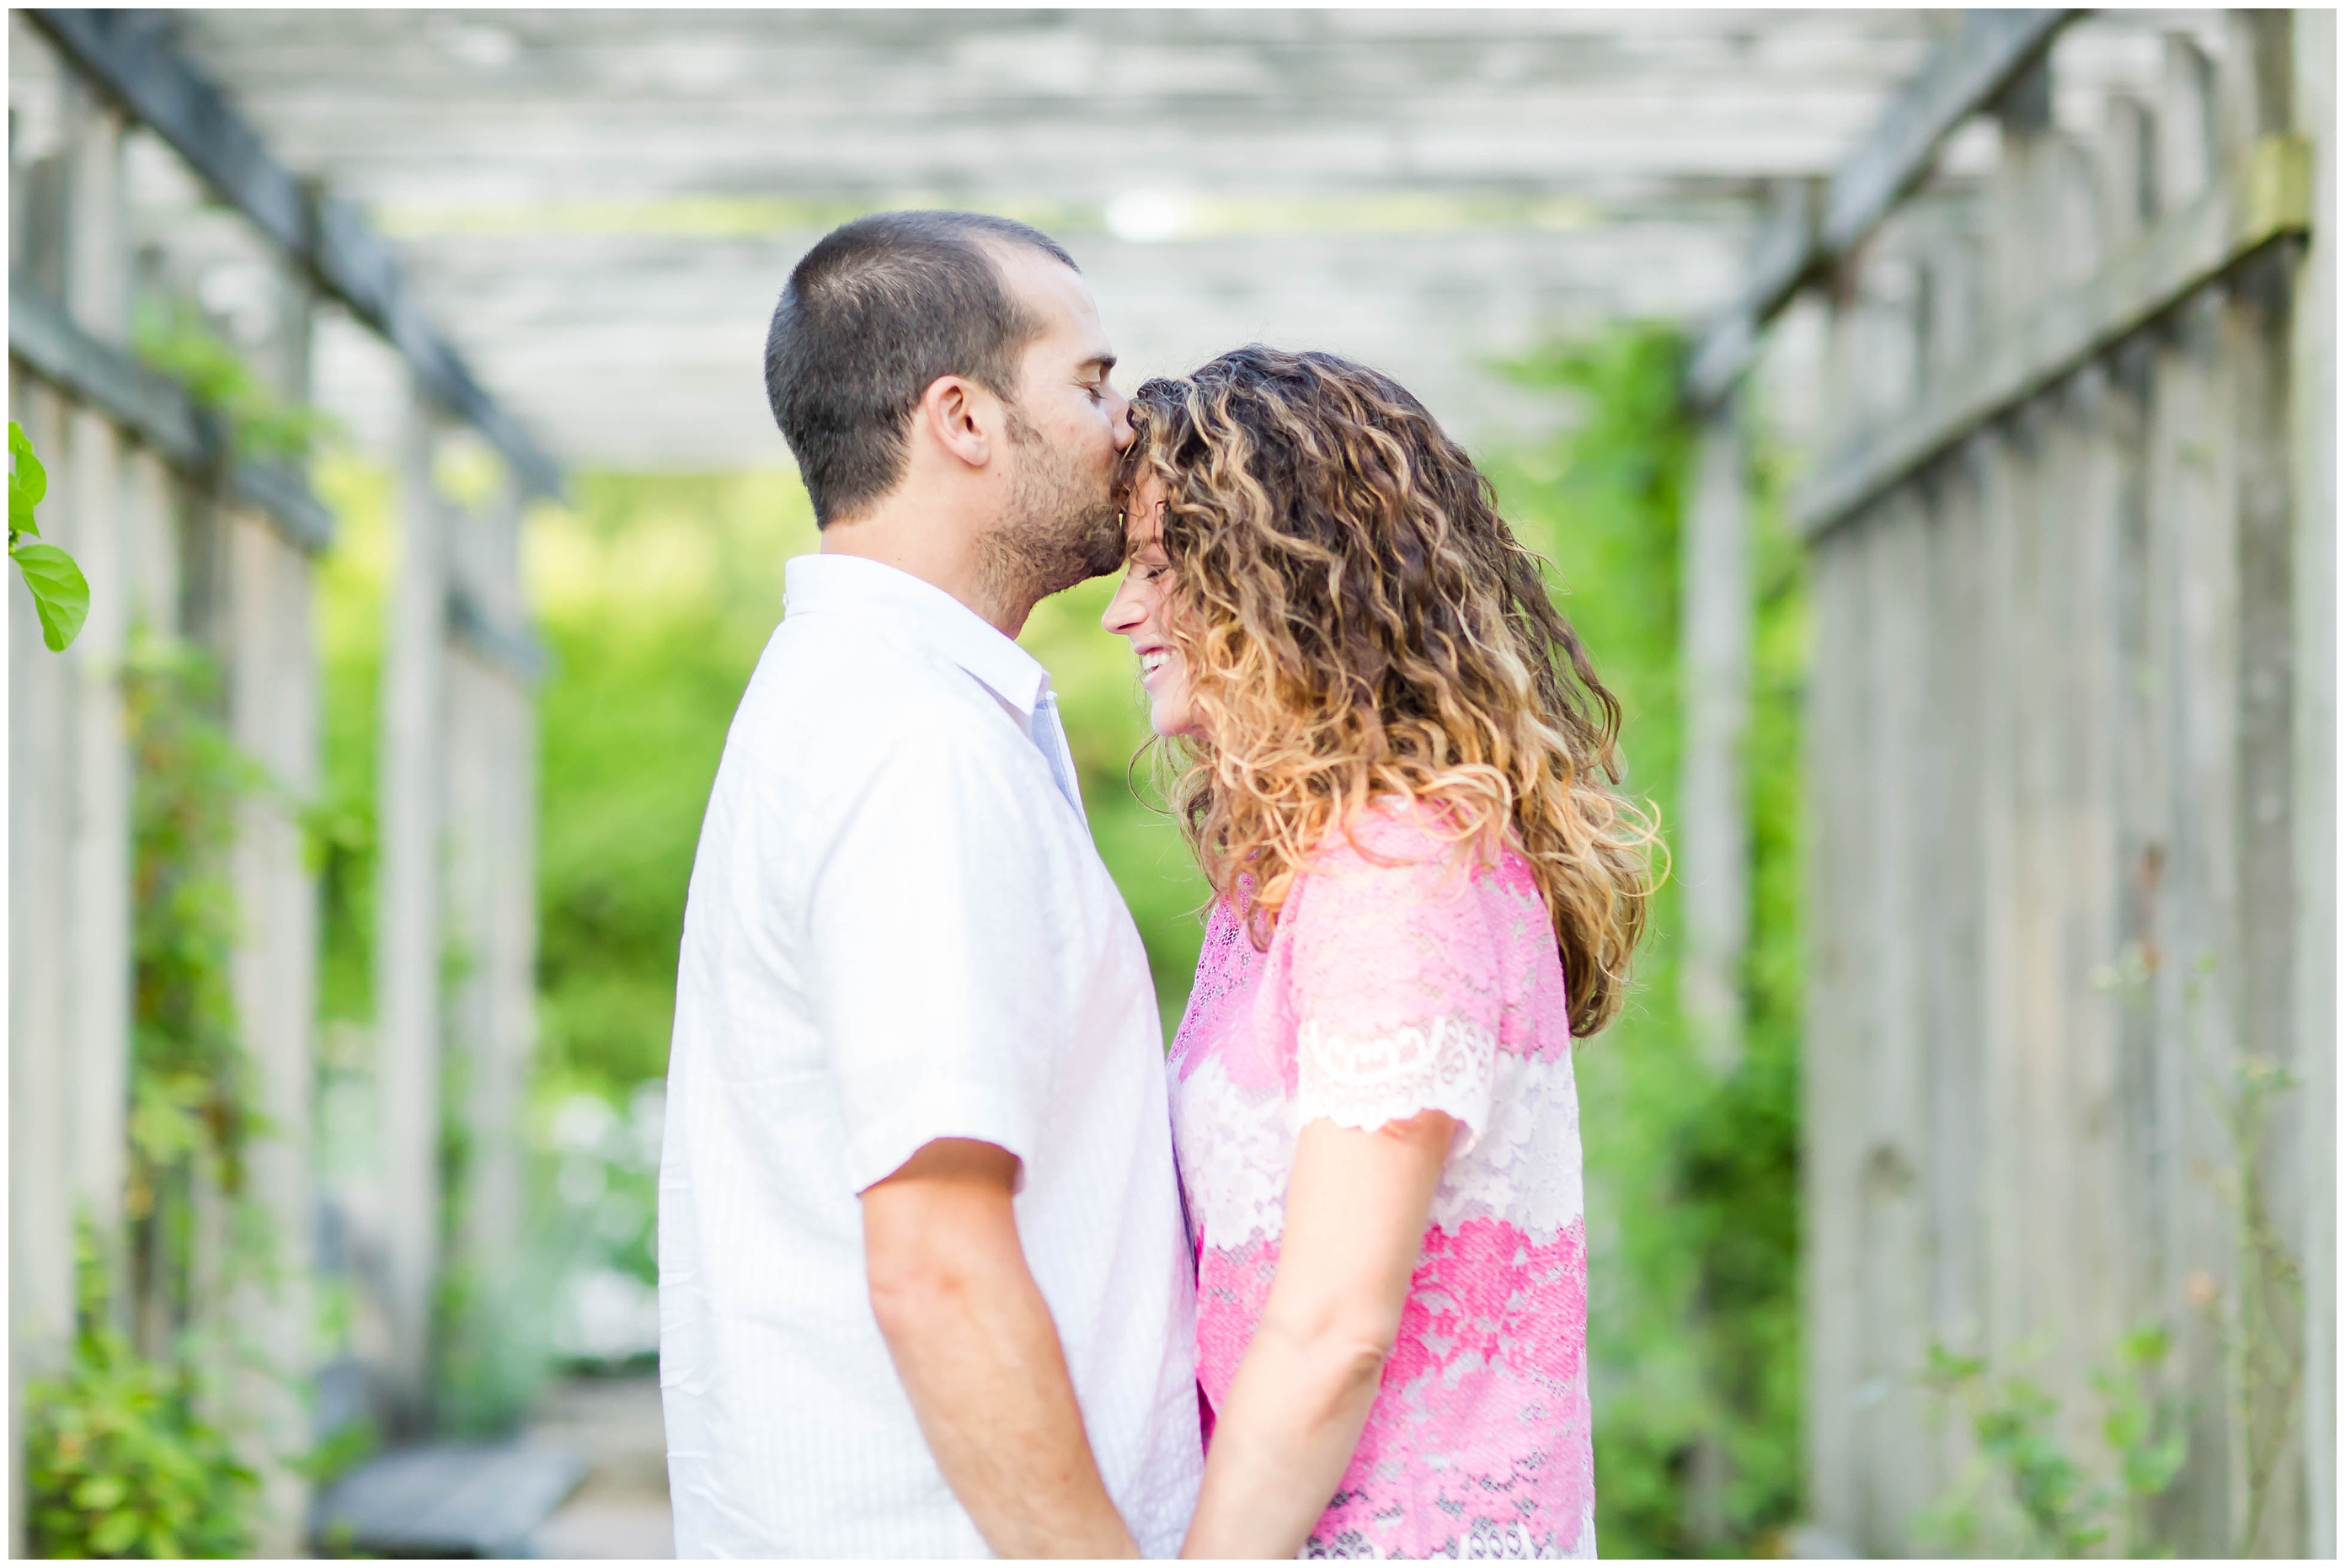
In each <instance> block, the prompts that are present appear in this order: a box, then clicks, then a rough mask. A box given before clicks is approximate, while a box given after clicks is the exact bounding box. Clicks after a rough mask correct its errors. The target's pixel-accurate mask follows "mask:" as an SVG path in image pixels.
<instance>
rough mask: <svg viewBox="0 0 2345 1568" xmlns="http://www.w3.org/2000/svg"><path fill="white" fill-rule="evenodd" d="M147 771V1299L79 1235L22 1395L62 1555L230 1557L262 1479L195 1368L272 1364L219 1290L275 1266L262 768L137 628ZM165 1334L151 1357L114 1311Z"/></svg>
mask: <svg viewBox="0 0 2345 1568" xmlns="http://www.w3.org/2000/svg"><path fill="white" fill-rule="evenodd" d="M120 679H121V685H122V693H123V704H124V710H125V719H126V727H127V731H128V739H129V743H130V749H131V755H132V761H133V764H134V767H135V770H136V773H135V778H136V783H135V786H134V793H133V799H132V822H131V895H132V907H133V915H132V930H131V1064H130V1065H131V1075H130V1118H129V1134H130V1137H129V1143H130V1149H129V1153H130V1161H129V1170H128V1180H127V1189H126V1192H125V1210H126V1215H127V1220H128V1230H129V1234H128V1243H129V1245H128V1247H127V1251H128V1254H129V1256H130V1258H131V1259H132V1261H133V1263H134V1264H135V1266H136V1275H135V1278H134V1281H133V1285H134V1290H133V1294H134V1295H135V1297H136V1300H135V1302H132V1303H126V1304H124V1305H123V1306H122V1307H120V1308H117V1305H116V1303H115V1300H114V1288H113V1281H112V1280H111V1279H110V1272H111V1271H110V1270H109V1268H108V1267H107V1265H106V1264H105V1262H104V1260H103V1259H104V1254H105V1251H106V1247H105V1246H103V1245H101V1243H100V1241H99V1240H98V1239H96V1238H94V1237H92V1236H90V1235H88V1234H87V1233H86V1232H85V1235H84V1238H83V1250H84V1264H83V1270H82V1280H81V1283H82V1297H83V1299H82V1325H81V1331H80V1333H79V1336H78V1338H77V1340H76V1345H75V1350H74V1357H73V1361H72V1364H71V1366H70V1368H69V1369H68V1370H67V1371H66V1375H65V1376H64V1378H63V1379H62V1380H60V1381H57V1382H56V1383H54V1384H50V1385H46V1386H44V1387H42V1388H40V1389H38V1390H37V1391H35V1392H34V1393H32V1394H30V1395H28V1409H30V1410H31V1411H33V1421H32V1426H31V1432H30V1437H29V1439H28V1441H29V1443H30V1445H31V1446H30V1448H29V1449H28V1456H29V1457H28V1463H29V1465H30V1471H31V1474H32V1477H33V1480H32V1485H33V1488H34V1491H35V1492H36V1506H35V1512H34V1515H33V1518H34V1524H35V1529H36V1533H38V1535H39V1537H40V1539H41V1541H42V1543H43V1550H44V1551H46V1553H49V1554H51V1555H100V1556H157V1557H176V1556H235V1555H240V1554H243V1553H247V1552H249V1550H250V1546H251V1541H252V1537H253V1534H254V1530H255V1525H256V1520H257V1511H258V1508H259V1485H258V1482H257V1480H256V1479H255V1477H254V1476H253V1474H252V1472H250V1471H249V1469H247V1468H246V1467H245V1466H244V1465H243V1464H242V1463H241V1462H239V1460H238V1459H237V1458H236V1457H235V1453H234V1450H233V1448H232V1445H231V1442H230V1440H229V1438H228V1434H227V1433H226V1432H225V1431H222V1430H221V1429H220V1428H219V1426H218V1424H217V1423H216V1422H215V1421H212V1420H210V1419H208V1416H207V1414H206V1413H205V1412H206V1411H207V1410H208V1408H216V1407H217V1405H218V1401H217V1399H215V1398H213V1397H212V1396H211V1391H210V1390H208V1388H207V1386H206V1381H205V1375H204V1373H203V1372H202V1371H200V1370H199V1369H201V1368H203V1367H205V1366H207V1365H209V1364H211V1359H210V1354H209V1352H210V1351H212V1350H214V1349H216V1348H219V1349H227V1350H229V1351H232V1352H234V1353H235V1354H236V1355H237V1356H238V1358H239V1360H240V1361H243V1362H244V1363H245V1364H250V1365H255V1366H260V1367H264V1368H265V1367H267V1366H268V1364H269V1363H268V1357H267V1355H266V1353H265V1352H263V1351H261V1350H260V1349H259V1347H256V1346H253V1345H251V1344H249V1343H247V1342H245V1341H244V1340H241V1339H240V1338H239V1329H238V1325H236V1324H234V1323H232V1322H213V1321H211V1320H212V1319H214V1318H215V1317H216V1316H217V1313H218V1308H219V1306H220V1305H221V1304H222V1302H223V1301H224V1300H225V1298H226V1293H227V1292H228V1290H232V1289H234V1288H235V1287H236V1286H238V1285H239V1284H240V1283H243V1282H247V1281H255V1282H259V1283H262V1284H267V1283H269V1282H270V1281H271V1280H272V1279H273V1270H274V1268H275V1249H274V1243H273V1239H272V1237H271V1236H270V1234H269V1225H268V1221H267V1215H266V1211H265V1210H263V1209H261V1208H260V1206H259V1203H258V1202H257V1201H256V1200H255V1199H253V1198H252V1197H251V1196H250V1195H249V1193H248V1192H247V1191H246V1190H245V1161H246V1156H247V1153H248V1151H249V1148H250V1146H251V1143H252V1141H253V1140H254V1139H255V1138H259V1137H262V1136H264V1135H265V1134H266V1133H267V1132H268V1130H269V1128H268V1125H267V1122H266V1121H265V1119H264V1118H262V1116H261V1115H260V1114H259V1110H258V1109H257V1093H258V1085H257V1082H256V1074H255V1069H254V1067H253V1064H252V1061H251V1059H250V1057H249V1053H248V1052H247V1051H246V1049H245V1047H244V1043H243V1038H242V1036H241V1033H240V1031H239V1026H238V1018H237V1012H236V1005H235V999H234V996H233V993H232V990H231V986H230V964H231V962H232V959H233V956H234V950H235V946H236V943H237V939H238V936H239V914H238V908H237V902H236V896H235V892H234V888H233V885H232V884H231V883H230V881H229V875H228V853H229V850H230V847H231V845H233V843H234V841H235V838H236V834H237V824H238V816H239V812H240V810H241V808H242V807H243V805H244V804H245V803H246V802H248V801H249V800H250V799H252V798H253V797H255V796H256V795H258V794H264V793H267V792H268V791H269V788H270V785H269V780H268V778H267V776H266V775H265V774H263V772H262V771H261V770H260V768H259V766H258V764H255V763H253V762H252V761H251V759H249V757H247V756H245V755H244V754H242V753H241V752H239V750H238V749H237V747H236V746H235V745H234V744H232V743H231V741H230V740H229V738H228V733H227V731H226V729H225V728H224V726H223V725H222V723H220V720H219V718H218V706H219V677H218V670H217V668H216V667H215V666H214V664H213V663H212V662H211V661H210V660H209V659H208V658H207V657H205V656H204V655H203V654H201V653H199V652H197V651H195V650H193V649H190V648H188V647H186V646H185V645H182V644H178V643H175V642H166V641H163V640H160V639H157V638H155V637H152V636H149V635H147V634H145V633H143V632H142V633H140V634H139V635H137V637H136V638H134V640H133V642H132V645H131V649H130V652H129V654H128V657H127V659H126V660H125V662H124V664H123V667H122V670H121V674H120ZM206 1191H208V1192H210V1193H212V1194H215V1195H217V1198H218V1200H219V1201H220V1202H222V1203H223V1204H224V1205H225V1209H226V1218H227V1220H228V1224H227V1226H226V1228H225V1233H224V1239H225V1248H224V1251H223V1254H222V1255H221V1256H220V1257H219V1258H218V1259H217V1263H218V1267H217V1268H216V1269H215V1270H210V1271H209V1272H208V1280H206V1281H205V1282H206V1284H207V1285H208V1289H209V1290H211V1291H213V1292H214V1293H215V1294H214V1295H213V1296H212V1297H211V1298H210V1299H209V1300H201V1301H199V1300H198V1279H199V1271H198V1269H197V1266H196V1259H195V1255H194V1237H195V1229H196V1227H195V1215H196V1210H197V1208H198V1203H199V1201H200V1200H201V1199H200V1195H201V1194H202V1193H204V1192H206ZM117 1312H118V1313H119V1315H121V1316H123V1317H126V1318H133V1317H135V1318H136V1319H137V1320H138V1321H140V1322H141V1323H142V1324H144V1325H147V1329H146V1330H144V1331H146V1332H148V1333H150V1334H157V1333H159V1334H160V1335H161V1336H162V1337H163V1338H165V1339H167V1340H168V1342H169V1346H170V1349H169V1351H168V1352H167V1355H165V1356H164V1357H163V1358H162V1359H160V1360H148V1359H147V1358H145V1357H143V1356H141V1355H140V1354H139V1353H137V1350H136V1349H135V1348H134V1347H133V1345H132V1344H131V1342H130V1341H129V1340H128V1339H127V1337H125V1336H124V1335H123V1334H122V1332H121V1331H120V1330H118V1329H117V1327H116V1326H115V1323H114V1319H115V1318H116V1316H117Z"/></svg>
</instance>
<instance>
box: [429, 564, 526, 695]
mask: <svg viewBox="0 0 2345 1568" xmlns="http://www.w3.org/2000/svg"><path fill="white" fill-rule="evenodd" d="M448 632H449V634H450V635H451V636H452V637H454V638H455V639H456V641H457V642H461V643H462V644H463V646H464V648H465V650H466V651H467V652H470V653H471V654H472V656H473V657H474V658H476V659H479V660H481V661H482V663H487V664H492V665H494V666H495V667H496V668H498V669H499V670H502V671H503V672H504V673H506V674H507V675H508V676H510V677H511V678H512V679H513V680H516V681H519V682H522V683H524V684H534V683H536V682H538V681H541V680H543V679H544V678H545V674H546V672H547V670H548V669H549V668H550V667H551V660H550V659H549V658H548V656H547V654H546V652H545V645H544V644H543V642H539V641H538V640H537V637H536V635H535V634H534V633H533V632H530V631H529V630H528V629H527V628H526V627H525V626H523V625H522V624H521V623H520V622H519V621H518V620H515V621H513V622H503V621H500V620H498V619H497V618H496V617H495V616H493V615H492V614H491V613H490V612H488V611H487V610H485V609H483V608H482V605H481V602H480V599H479V598H478V596H476V595H475V594H473V593H472V592H471V591H469V590H467V589H465V588H463V587H461V586H459V587H454V588H451V589H450V590H449V591H448Z"/></svg>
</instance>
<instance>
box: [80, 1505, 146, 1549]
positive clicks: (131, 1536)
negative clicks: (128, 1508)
mask: <svg viewBox="0 0 2345 1568" xmlns="http://www.w3.org/2000/svg"><path fill="white" fill-rule="evenodd" d="M141 1524H142V1521H141V1520H140V1519H139V1517H138V1515H137V1514H135V1513H109V1514H107V1516H106V1517H105V1518H103V1519H101V1520H99V1521H98V1522H97V1528H96V1529H95V1530H92V1531H91V1532H90V1533H89V1544H90V1550H92V1551H93V1552H96V1553H99V1554H100V1555H101V1556H106V1557H119V1556H121V1555H122V1554H123V1553H126V1552H127V1551H129V1550H130V1548H131V1546H132V1545H133V1544H134V1543H137V1539H138V1533H139V1528H140V1526H141Z"/></svg>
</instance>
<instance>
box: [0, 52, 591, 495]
mask: <svg viewBox="0 0 2345 1568" xmlns="http://www.w3.org/2000/svg"><path fill="white" fill-rule="evenodd" d="M31 15H32V16H33V17H34V19H35V20H36V22H38V23H39V25H41V27H42V29H43V30H44V31H45V32H46V33H47V34H48V35H49V36H50V37H51V38H52V39H53V40H55V41H56V44H57V45H58V46H60V47H61V48H62V49H64V50H65V52H66V54H67V55H68V56H71V57H72V59H73V61H74V62H75V64H76V66H78V67H79V68H80V69H81V70H83V71H84V72H86V73H87V74H88V76H90V78H91V79H92V80H93V81H94V82H96V84H98V85H99V86H101V87H102V88H103V89H104V90H105V91H107V93H108V94H109V95H111V96H113V97H114V98H115V99H117V101H119V102H120V103H121V104H122V105H123V106H124V107H125V108H126V109H127V111H128V112H129V113H130V114H131V115H133V116H136V117H137V119H139V120H140V121H141V122H143V123H144V124H147V125H148V126H152V127H153V128H154V130H155V131H156V133H157V135H159V136H160V137H163V139H164V140H166V141H167V142H168V143H170V144H171V146H172V147H174V148H175V149H177V150H178V153H179V155H180V156H181V157H184V158H186V159H187V160H188V164H189V165H190V166H192V167H194V168H195V170H196V171H197V173H198V174H199V175H201V176H202V177H204V178H205V179H206V180H207V181H208V182H209V183H210V184H211V185H212V187H214V188H215V189H217V190H218V192H219V193H220V195H221V196H223V197H226V198H227V199H228V202H229V203H230V204H231V205H232V206H234V207H236V208H237V209H238V210H239V211H240V212H242V213H243V214H244V215H245V216H246V217H249V219H251V220H252V222H253V223H254V225H255V226H257V227H258V228H259V229H260V231H261V232H262V233H263V234H265V235H267V236H268V237H269V239H270V240H271V241H272V242H274V243H275V244H276V245H277V246H278V247H279V248H280V249H281V250H283V251H284V252H285V253H286V254H287V255H288V256H289V257H292V258H295V259H297V260H298V261H299V262H300V263H301V264H303V265H305V266H307V267H308V268H311V269H312V270H314V271H315V272H316V274H317V275H318V278H319V280H320V282H321V283H322V284H323V285H324V286H325V288H327V289H328V290H329V291H330V292H331V293H332V294H333V295H334V296H335V297H336V298H339V299H340V300H341V301H342V302H343V303H345V304H347V305H348V306H350V309H352V310H354V311H356V312H357V313H358V315H359V316H360V319H363V320H365V321H366V322H367V323H368V324H369V325H371V326H372V327H374V328H375V329H378V330H380V331H381V332H382V334H383V335H384V336H385V337H386V338H388V339H390V340H391V343H392V344H393V345H394V346H395V347H396V348H397V349H399V350H400V352H401V354H402V355H403V356H405V357H406V359H407V361H408V363H409V365H410V367H411V369H412V370H413V372H414V374H415V376H416V378H417V379H419V380H420V381H421V383H422V384H423V385H424V386H425V387H427V388H429V389H430V390H431V395H432V396H433V397H434V398H435V399H437V400H439V401H440V403H441V404H442V407H444V408H446V409H447V410H449V411H450V412H451V413H452V414H454V415H456V416H457V417H458V418H460V419H462V420H467V421H469V422H471V423H472V424H473V425H474V426H475V427H477V428H478V429H479V430H481V432H482V434H483V435H485V436H487V437H488V438H489V440H491V441H492V442H493V443H494V444H495V445H496V446H497V448H498V449H499V450H501V451H503V453H504V454H505V456H506V458H507V459H508V460H510V461H511V462H512V463H513V466H514V469H515V470H516V471H517V472H518V473H520V474H521V475H522V476H523V478H524V480H525V481H526V482H527V483H529V484H530V485H531V486H532V487H533V488H534V489H536V490H538V491H542V492H543V493H544V494H547V495H553V496H558V495H560V493H561V490H562V476H561V471H560V470H559V469H558V468H557V467H556V466H555V464H554V463H553V461H552V460H550V459H548V458H547V457H546V456H545V455H544V454H543V452H541V451H540V450H538V448H537V446H536V444H535V443H534V442H533V440H531V439H530V438H529V436H528V435H527V433H526V432H524V431H523V430H522V429H521V427H520V426H519V424H518V423H516V422H515V421H514V420H513V418H512V416H511V415H509V414H507V413H506V412H505V411H504V410H503V409H501V408H500V407H498V405H497V403H496V401H495V400H493V399H492V398H491V397H490V396H489V395H488V393H487V392H486V391H484V390H482V388H481V385H480V383H479V381H478V380H477V379H475V378H474V377H473V375H472V371H471V369H469V368H467V367H466V365H465V364H464V361H463V359H462V357H461V356H459V355H458V354H457V353H456V351H455V349H452V348H451V347H450V346H449V345H448V343H447V341H446V340H445V339H442V337H441V336H440V334H439V332H438V331H437V329H434V328H433V327H432V326H431V323H430V322H429V321H428V320H426V319H424V317H423V315H422V313H421V311H420V310H419V309H417V308H416V306H415V305H414V303H413V301H412V300H411V298H409V297H408V294H407V292H406V290H405V288H404V286H403V284H402V283H401V280H400V276H399V268H398V266H397V263H396V262H394V261H393V260H392V259H391V253H390V250H389V248H387V247H385V246H384V244H383V242H382V241H381V239H380V238H378V237H377V236H376V235H375V234H374V232H373V230H372V229H371V228H370V227H369V226H368V224H367V223H366V220H365V219H364V218H363V217H360V215H359V214H358V213H357V211H356V210H355V209H353V208H351V207H349V206H347V205H346V204H342V203H337V202H325V203H319V202H314V201H313V200H312V199H311V197H310V193H309V192H307V191H305V190H304V189H303V188H302V187H301V184H300V182H299V180H298V179H297V178H296V177H294V176H293V175H292V174H291V173H290V172H289V170H287V169H286V168H284V167H282V166H281V165H279V163H278V162H277V161H276V159H275V158H274V157H271V156H270V154H269V150H268V148H267V147H265V146H264V145H263V144H262V142H261V140H260V138H259V136H258V135H257V134H255V133H254V131H253V130H252V129H251V127H250V126H247V125H246V124H245V123H244V119H243V116H240V115H239V114H238V113H237V111H236V109H235V108H234V107H233V106H231V105H230V104H229V103H228V100H227V98H226V97H225V96H222V95H221V93H220V92H219V90H218V88H217V87H215V86H212V85H211V84H210V83H209V82H208V81H206V80H205V79H204V78H203V76H201V75H200V74H199V73H198V72H197V71H196V69H195V68H194V67H193V66H191V65H190V64H189V63H188V61H187V60H186V59H185V58H184V57H183V56H180V55H179V54H178V51H177V50H176V49H174V48H173V47H171V46H170V44H169V42H168V41H167V36H166V35H164V33H163V31H162V29H161V28H160V27H159V26H158V25H157V24H158V22H159V21H160V19H161V18H160V14H158V13H152V12H137V11H93V10H66V9H51V8H44V9H38V10H36V11H34V12H32V13H31Z"/></svg>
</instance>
